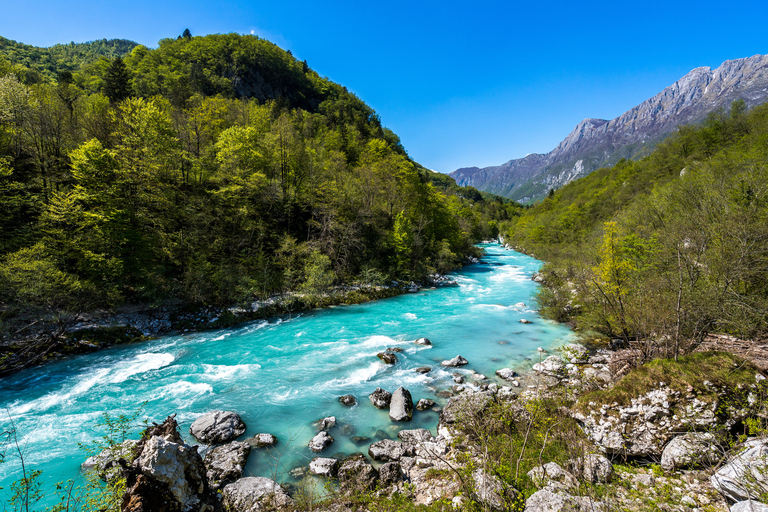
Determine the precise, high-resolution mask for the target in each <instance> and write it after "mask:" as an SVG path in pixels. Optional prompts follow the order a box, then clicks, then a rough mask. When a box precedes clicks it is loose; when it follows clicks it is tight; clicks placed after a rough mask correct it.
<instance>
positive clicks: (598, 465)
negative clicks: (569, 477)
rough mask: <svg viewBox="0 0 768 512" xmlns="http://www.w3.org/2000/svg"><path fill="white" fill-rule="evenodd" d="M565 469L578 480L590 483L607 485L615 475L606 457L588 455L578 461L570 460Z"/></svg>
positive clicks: (593, 454) (594, 454)
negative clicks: (581, 479)
mask: <svg viewBox="0 0 768 512" xmlns="http://www.w3.org/2000/svg"><path fill="white" fill-rule="evenodd" d="M565 466H566V468H568V470H569V471H570V472H571V473H573V474H574V475H575V476H576V477H578V478H583V479H584V480H586V481H588V482H592V483H595V484H596V483H603V484H604V483H609V482H610V481H611V480H613V477H614V475H615V472H614V469H613V464H611V461H610V460H608V458H607V457H605V456H603V455H599V454H596V453H589V454H587V455H585V456H584V457H582V458H579V459H571V460H569V461H568V462H566V464H565Z"/></svg>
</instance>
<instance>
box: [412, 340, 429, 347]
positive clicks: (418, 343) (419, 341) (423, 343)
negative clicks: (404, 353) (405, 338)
mask: <svg viewBox="0 0 768 512" xmlns="http://www.w3.org/2000/svg"><path fill="white" fill-rule="evenodd" d="M414 343H416V344H417V345H424V346H427V347H429V346H432V342H431V341H429V339H427V338H419V339H417V340H416V341H414Z"/></svg>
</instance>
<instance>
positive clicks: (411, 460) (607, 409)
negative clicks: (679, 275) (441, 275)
mask: <svg viewBox="0 0 768 512" xmlns="http://www.w3.org/2000/svg"><path fill="white" fill-rule="evenodd" d="M422 343H423V341H422ZM627 352H628V351H626V350H623V351H610V350H605V349H603V350H599V351H592V352H590V351H589V350H587V349H586V348H585V347H583V346H581V345H578V344H569V345H566V346H564V347H560V348H559V349H557V350H556V351H555V353H554V354H548V353H546V351H544V350H542V351H541V360H540V361H539V362H537V363H535V364H534V365H533V368H532V369H531V371H530V372H529V373H528V374H527V375H517V374H516V373H515V372H514V370H512V369H509V368H504V369H499V371H497V372H496V373H497V376H498V377H499V379H500V382H492V381H491V380H490V379H487V378H485V376H482V377H483V378H482V379H474V380H473V382H474V383H473V384H470V385H467V386H454V388H452V389H451V390H446V391H445V394H444V395H443V396H450V397H449V399H448V401H447V403H446V404H445V406H444V407H443V408H442V410H440V408H439V407H438V406H437V405H435V402H434V401H431V400H429V401H426V402H425V400H426V399H422V400H420V401H419V402H418V404H417V405H416V406H415V407H414V401H413V398H412V396H411V394H410V393H409V392H408V390H407V389H405V388H402V387H400V388H398V389H397V390H395V391H394V392H393V393H390V392H388V391H386V390H382V389H380V388H377V389H376V390H373V391H372V393H371V394H370V396H369V397H368V398H369V400H368V401H370V406H374V407H378V408H383V409H389V412H390V419H391V421H392V422H393V423H395V424H402V425H403V426H404V428H403V429H402V430H400V431H399V432H398V433H397V439H387V438H383V439H377V440H368V441H372V442H370V444H369V446H368V449H367V453H362V452H361V453H354V454H349V455H348V456H346V457H345V458H336V457H324V456H323V452H324V451H325V450H327V449H328V448H329V447H330V446H331V445H332V444H333V442H334V437H333V436H334V435H336V436H339V435H344V429H343V426H342V425H339V424H338V423H337V421H336V418H335V417H328V418H321V419H320V420H318V421H317V422H316V423H315V427H316V431H317V434H316V435H315V437H314V438H313V439H312V441H311V442H310V443H309V446H308V449H309V450H310V451H311V452H312V453H314V454H315V457H314V458H313V459H312V460H311V462H310V463H309V464H308V466H300V467H296V468H293V469H292V470H291V471H290V478H291V480H290V481H292V482H294V483H292V484H291V483H289V484H287V485H286V484H279V483H278V482H276V481H275V480H272V479H270V478H266V477H252V476H245V475H244V468H245V465H246V461H247V457H248V455H249V453H251V452H252V451H253V450H259V449H262V448H263V447H265V446H267V447H268V446H271V445H273V444H274V443H275V442H276V441H277V440H276V438H275V437H274V436H272V435H271V434H258V435H257V436H254V437H253V438H250V439H246V440H244V441H237V440H236V438H237V437H238V436H240V435H242V434H243V432H244V431H245V425H244V424H243V423H242V421H241V420H240V418H239V416H237V414H235V413H234V412H225V411H213V412H210V413H206V414H204V415H202V416H200V417H199V418H198V419H197V420H196V421H195V422H194V423H193V424H192V427H191V428H190V435H191V436H192V437H193V438H194V439H196V440H197V441H199V442H200V443H203V445H204V448H203V450H202V451H203V453H204V457H202V456H201V455H199V454H198V451H197V447H196V446H192V447H190V446H189V445H186V444H184V442H183V441H182V440H181V437H180V436H179V435H178V432H177V430H178V429H177V425H176V423H175V420H174V418H173V417H170V418H168V419H166V420H165V422H164V423H163V424H162V425H156V426H155V427H152V428H154V429H156V430H157V431H160V432H165V434H163V435H161V436H160V438H158V439H155V437H156V436H157V434H153V433H152V432H154V431H153V430H152V428H151V429H149V430H148V431H147V433H145V434H144V435H143V436H142V439H143V441H141V442H139V444H134V445H133V446H134V448H133V451H132V453H131V456H130V457H124V461H123V462H122V465H123V466H125V467H126V468H128V469H127V470H126V471H127V473H126V474H128V475H129V478H128V484H129V485H128V490H127V492H126V495H125V500H124V505H125V504H126V503H128V504H131V506H130V507H127V508H126V507H125V506H124V508H123V510H131V511H134V512H138V511H141V510H146V511H148V510H153V509H152V508H151V503H152V501H151V500H154V499H157V495H148V494H145V493H144V491H143V490H142V489H145V488H151V489H153V492H156V491H157V489H164V491H163V492H164V493H165V494H163V499H165V500H176V503H177V505H178V507H179V509H180V510H200V511H207V510H217V507H219V506H223V507H224V508H225V509H226V510H231V511H257V510H306V509H307V508H306V506H305V505H306V504H305V503H304V502H303V501H302V500H305V499H306V496H304V495H303V494H302V492H301V489H303V488H305V487H306V484H305V483H303V482H306V481H307V480H306V479H313V478H320V479H324V480H329V481H331V482H334V485H333V490H332V491H331V492H332V497H331V498H330V501H327V500H328V499H329V497H328V496H326V497H325V499H326V501H323V497H322V496H320V497H318V498H317V499H318V502H315V504H314V506H313V507H312V508H311V509H312V510H328V511H343V510H357V509H358V505H359V501H358V499H359V497H360V496H361V495H365V496H368V497H369V498H370V499H373V500H374V501H375V500H389V499H393V496H399V497H400V498H402V497H405V498H406V499H407V500H408V501H409V502H410V503H412V504H413V505H424V506H432V505H439V504H440V503H443V504H445V505H446V506H449V507H452V508H454V509H473V508H472V507H473V506H474V507H480V508H481V509H483V510H498V511H504V510H525V511H528V512H544V511H574V510H591V511H594V510H603V511H609V510H648V509H649V507H650V508H652V509H656V510H674V511H678V510H679V511H700V512H704V511H717V510H722V511H726V510H729V504H733V506H732V507H731V508H730V510H732V511H736V510H738V511H741V510H749V509H748V508H744V507H746V506H747V505H750V504H751V505H752V506H753V507H756V508H753V509H754V510H763V509H761V508H759V507H761V506H764V505H762V504H761V503H759V502H757V501H752V502H749V501H747V500H758V499H764V498H765V496H768V440H767V439H766V437H765V434H763V437H759V436H757V437H749V438H747V437H746V436H742V437H739V436H736V437H733V435H732V434H733V433H734V430H733V429H734V427H738V426H739V425H743V424H745V422H747V421H748V420H749V418H760V417H761V415H763V416H762V417H763V419H765V418H766V416H765V413H766V411H765V407H764V405H765V403H764V401H763V395H761V393H764V392H765V391H766V389H765V388H766V386H765V381H766V379H765V376H764V375H763V374H762V373H761V372H760V370H758V369H757V368H756V367H755V366H753V365H751V364H750V363H748V362H745V361H740V360H738V359H737V358H734V357H733V356H730V355H723V353H718V352H712V353H706V354H703V355H700V356H697V357H699V359H700V360H701V361H704V360H705V359H702V358H709V359H706V361H708V363H707V364H709V363H710V362H711V363H712V364H716V365H719V366H723V365H724V364H725V363H726V362H730V361H736V363H734V364H737V365H738V368H734V369H733V370H732V372H731V373H733V372H738V375H737V377H738V378H739V379H741V382H740V384H738V385H737V386H736V388H737V390H734V389H732V388H727V387H724V386H723V383H722V382H720V381H717V379H714V380H713V381H710V380H706V379H701V381H700V382H699V381H691V382H688V383H687V384H686V385H687V386H688V388H689V389H685V390H684V392H681V391H680V390H679V389H678V385H679V384H680V382H676V381H675V380H674V378H673V376H670V382H663V381H649V382H652V384H651V385H650V387H649V388H648V389H644V390H643V392H639V393H638V394H637V395H636V396H626V397H623V398H617V397H620V394H617V393H619V392H621V391H622V390H623V387H626V386H627V382H626V381H627V380H629V381H630V382H631V383H635V384H636V383H637V382H639V381H643V379H644V378H645V377H644V376H643V375H642V372H643V371H644V368H645V367H644V366H641V367H639V368H636V369H634V370H631V371H630V372H629V374H628V375H625V378H623V379H622V378H621V375H622V374H626V373H627V372H626V370H625V369H624V367H625V365H626V361H627V360H628V358H630V357H631V356H632V354H628V353H627ZM630 352H631V351H630ZM462 359H463V358H461V357H460V356H457V358H454V360H449V361H444V364H445V363H448V364H454V363H456V362H457V361H456V360H459V361H460V360H462ZM710 360H711V361H710ZM464 361H465V362H466V360H464ZM701 361H698V360H697V364H700V362H701ZM734 382H735V381H734ZM563 397H569V398H568V399H565V398H563ZM548 399H557V400H559V401H560V403H562V404H563V405H562V407H561V409H566V411H565V414H566V415H567V416H569V417H570V418H572V419H573V420H575V421H576V422H577V424H578V425H579V428H580V429H581V434H580V435H581V439H583V440H584V443H585V444H584V446H583V447H582V449H581V450H580V451H574V452H573V453H572V454H570V455H571V457H570V458H568V459H567V460H566V459H563V460H561V461H560V462H555V461H554V460H546V459H543V458H542V457H541V455H540V456H539V460H538V461H537V465H535V467H533V468H532V469H531V470H529V471H528V472H527V473H526V475H525V477H523V480H520V481H521V482H522V481H528V482H532V485H533V486H535V489H534V491H535V492H528V493H527V495H526V494H524V493H523V490H522V489H517V488H515V487H514V486H513V485H511V484H510V482H509V479H508V478H503V476H504V472H499V468H498V467H495V466H494V464H492V463H491V461H490V460H489V459H488V455H487V450H488V448H487V446H483V444H482V442H481V441H480V440H481V439H482V436H480V437H479V438H478V437H477V436H476V435H475V436H473V435H472V434H471V433H470V432H472V431H473V430H472V429H473V428H477V425H476V424H475V423H476V422H483V421H486V420H487V419H488V418H489V417H493V415H494V414H495V412H494V411H496V410H498V408H501V409H503V410H505V411H507V412H508V413H511V414H512V415H513V416H515V417H516V418H517V419H516V420H515V421H523V422H525V421H526V418H528V417H530V416H531V415H532V414H533V412H532V411H533V409H534V406H535V404H537V403H538V402H539V401H541V400H548ZM601 399H610V400H615V401H614V402H611V403H603V404H599V403H597V401H599V400H601ZM339 400H340V401H341V402H342V403H343V404H345V405H355V404H359V403H361V402H360V400H358V398H357V397H353V396H351V395H345V396H342V397H339ZM619 401H621V402H622V403H619ZM362 402H367V401H365V400H363V401H362ZM430 402H431V403H430ZM426 408H433V410H439V411H440V418H439V422H438V424H437V425H436V435H433V433H432V432H430V431H429V430H426V429H408V428H407V424H408V422H409V421H410V420H411V418H412V416H413V414H414V409H415V410H416V411H419V410H424V409H426ZM171 431H172V432H173V433H170V432H171ZM174 433H175V434H174ZM476 433H477V432H475V434H476ZM577 437H578V436H577ZM728 439H730V441H728ZM262 441H263V442H262ZM734 442H735V443H736V444H735V445H733V443H734ZM134 443H135V442H134ZM728 443H730V445H729V444H728ZM731 445H733V446H731ZM734 446H735V447H734ZM120 453H125V450H123V451H121V452H120ZM542 453H543V449H542ZM107 455H108V454H107ZM108 458H109V457H108V456H104V457H102V461H103V460H106V459H108ZM633 461H634V462H633ZM659 461H660V463H661V464H660V465H659V464H658V462H659ZM518 463H519V461H518ZM169 464H171V465H172V466H169ZM104 465H105V464H104V463H103V462H102V466H104ZM106 465H108V464H106ZM174 465H175V466H174ZM88 467H94V463H93V461H91V462H90V464H89V466H88ZM169 474H173V475H176V479H175V480H169V479H168V478H167V477H166V476H164V475H169ZM137 475H138V476H137ZM189 475H193V480H192V481H190V476H189ZM194 475H197V476H194ZM200 475H205V478H204V480H205V481H204V482H202V483H201V481H198V480H199V479H200V478H202V477H201V476H200ZM194 478H198V480H194ZM142 479H143V480H142ZM140 481H143V482H144V484H143V487H142V484H141V483H140ZM148 482H149V483H151V485H148ZM361 493H362V494H361ZM371 493H372V494H371ZM371 496H372V497H371ZM651 505H652V506H651ZM363 508H364V507H363Z"/></svg>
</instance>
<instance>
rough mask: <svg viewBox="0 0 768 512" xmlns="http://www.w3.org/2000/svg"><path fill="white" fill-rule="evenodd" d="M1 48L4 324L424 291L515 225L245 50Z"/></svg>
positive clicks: (228, 42) (192, 40) (359, 104)
mask: <svg viewBox="0 0 768 512" xmlns="http://www.w3.org/2000/svg"><path fill="white" fill-rule="evenodd" d="M0 43H2V44H1V45H0V260H1V262H2V264H1V265H0V303H2V304H3V311H2V314H3V318H5V319H7V318H10V317H13V315H15V314H17V313H18V312H20V311H24V312H27V313H28V312H30V311H47V312H50V313H55V314H56V313H60V312H72V311H75V312H77V311H85V310H88V309H93V308H96V307H107V308H109V307H114V306H116V305H120V304H125V303H149V304H159V303H163V302H164V301H169V300H176V301H183V302H185V303H195V304H219V305H227V304H234V303H238V302H240V301H247V300H252V299H254V298H258V297H266V296H269V295H271V294H275V293H280V292H285V291H291V290H293V291H302V292H305V293H323V292H324V291H326V290H328V289H329V288H330V287H331V286H333V285H335V284H340V283H349V282H356V281H357V282H361V281H362V282H366V283H384V282H386V281H388V280H391V279H419V278H421V277H423V276H426V275H428V274H430V273H433V272H444V271H447V270H449V269H451V268H454V267H456V266H458V265H461V264H462V263H463V262H464V261H465V259H466V256H467V255H470V254H475V253H476V252H475V251H476V249H475V248H474V247H473V244H474V243H475V242H476V241H477V240H479V239H482V238H487V237H491V236H495V235H497V234H498V224H499V223H502V222H505V221H508V220H509V219H511V218H513V217H515V216H516V215H519V214H520V212H521V211H522V210H523V209H522V207H520V206H519V205H517V204H514V203H510V202H508V201H504V200H502V199H501V198H496V197H490V196H488V195H482V194H480V193H479V192H478V191H477V190H475V189H467V188H461V187H457V186H456V184H455V183H454V182H453V181H452V180H450V178H447V177H445V176H443V175H439V174H437V173H434V172H433V171H429V170H427V169H425V168H423V167H422V166H420V165H419V164H418V163H416V162H414V161H412V160H411V159H410V158H409V156H408V154H407V153H406V151H405V149H404V148H403V146H402V144H401V143H400V140H399V138H398V137H397V135H395V134H394V133H393V132H392V131H391V130H389V129H387V128H385V127H384V126H383V125H382V123H381V120H380V119H379V117H378V115H377V114H376V113H375V112H374V111H373V109H371V108H370V107H369V106H367V105H366V104H365V103H364V102H363V101H362V100H360V98H358V97H357V96H355V95H354V94H352V93H350V92H349V91H348V90H347V89H346V88H344V87H342V86H341V85H339V84H336V83H334V82H332V81H330V80H329V79H327V78H324V77H321V76H320V75H319V74H318V73H317V72H315V71H314V70H312V69H311V68H310V67H309V65H308V64H307V62H306V61H304V62H301V61H298V60H297V59H295V58H294V57H293V56H292V55H291V53H290V52H287V51H284V50H282V49H280V48H279V47H277V46H276V45H274V44H272V43H270V42H269V41H266V40H264V39H261V38H259V37H256V36H243V35H238V34H228V35H209V36H204V37H193V36H192V35H191V34H190V33H189V32H188V31H185V33H184V34H183V35H181V36H179V37H177V38H169V39H164V40H162V41H160V42H159V45H158V48H156V49H150V48H147V47H145V46H142V45H136V44H135V43H131V42H130V41H122V40H111V41H97V42H92V43H85V44H77V45H76V44H74V43H73V44H71V45H57V46H55V47H52V48H48V49H45V48H43V49H41V48H34V47H30V46H27V45H22V44H19V43H15V42H12V41H9V40H7V39H3V40H2V41H0Z"/></svg>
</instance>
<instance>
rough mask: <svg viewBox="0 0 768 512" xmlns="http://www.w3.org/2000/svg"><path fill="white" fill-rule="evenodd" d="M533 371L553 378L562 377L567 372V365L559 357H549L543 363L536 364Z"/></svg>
mask: <svg viewBox="0 0 768 512" xmlns="http://www.w3.org/2000/svg"><path fill="white" fill-rule="evenodd" d="M533 370H534V371H536V372H539V373H543V374H544V375H549V376H551V377H562V376H563V373H564V372H565V363H564V362H563V360H562V359H560V357H559V356H549V357H548V358H546V359H545V360H543V361H542V362H540V363H536V364H534V365H533Z"/></svg>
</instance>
